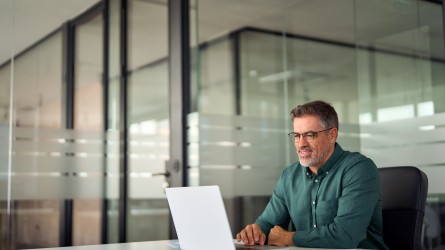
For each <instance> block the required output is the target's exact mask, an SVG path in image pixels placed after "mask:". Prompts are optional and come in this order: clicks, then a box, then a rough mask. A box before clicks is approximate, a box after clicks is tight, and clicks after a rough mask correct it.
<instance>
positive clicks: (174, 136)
mask: <svg viewBox="0 0 445 250" xmlns="http://www.w3.org/2000/svg"><path fill="white" fill-rule="evenodd" d="M168 23H169V26H168V29H169V30H168V33H169V62H168V66H169V101H170V103H169V113H170V114H169V117H170V143H169V144H170V160H169V162H168V164H167V166H166V167H167V172H168V173H169V174H170V175H169V177H168V181H169V184H170V186H186V185H187V179H186V176H187V153H186V152H187V137H186V136H187V133H186V132H187V131H186V129H187V120H186V119H187V114H188V113H189V112H190V41H189V37H190V30H189V28H190V21H189V0H169V2H168ZM170 218H171V217H170ZM175 236H176V232H175V231H174V226H173V222H172V220H171V219H170V237H171V238H175Z"/></svg>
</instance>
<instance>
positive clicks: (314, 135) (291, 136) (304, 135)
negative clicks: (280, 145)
mask: <svg viewBox="0 0 445 250" xmlns="http://www.w3.org/2000/svg"><path fill="white" fill-rule="evenodd" d="M333 128H334V127H330V128H328V129H324V130H320V131H314V132H312V131H308V132H304V133H302V134H300V133H296V132H290V133H288V134H287V135H288V136H289V140H291V142H294V143H299V142H300V141H301V138H303V140H305V141H306V142H313V141H314V140H315V138H317V135H318V133H321V132H325V131H329V130H331V129H333ZM296 135H298V141H297V139H296V138H297V137H296ZM308 136H310V137H312V139H311V140H310V141H308V140H307V139H306V138H307V137H308Z"/></svg>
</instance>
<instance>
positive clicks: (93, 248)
mask: <svg viewBox="0 0 445 250" xmlns="http://www.w3.org/2000/svg"><path fill="white" fill-rule="evenodd" d="M238 244H239V243H237V245H238ZM43 249H47V250H180V248H179V244H178V241H177V240H160V241H143V242H129V243H116V244H103V245H87V246H73V247H56V248H39V249H38V250H43ZM238 249H239V248H237V250H238ZM244 249H269V248H267V247H261V246H255V247H245V248H244ZM270 249H276V247H273V248H270ZM280 249H290V250H315V249H324V248H305V247H295V246H293V247H286V248H280ZM28 250H29V249H28Z"/></svg>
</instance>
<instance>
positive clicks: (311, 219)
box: [255, 144, 388, 249]
mask: <svg viewBox="0 0 445 250" xmlns="http://www.w3.org/2000/svg"><path fill="white" fill-rule="evenodd" d="M290 220H291V221H292V223H293V225H294V227H295V233H294V236H293V238H292V240H293V243H294V244H295V245H296V246H304V247H323V248H356V247H358V248H367V249H388V247H387V246H386V245H385V244H384V242H383V236H382V231H383V228H382V227H383V225H382V205H381V192H380V178H379V174H378V171H377V167H376V165H375V164H374V162H373V161H372V160H371V159H369V158H366V157H365V156H363V155H362V154H360V153H352V152H349V151H344V150H343V149H342V148H341V147H340V145H338V144H336V145H335V150H334V153H333V154H332V156H331V157H330V158H329V160H328V161H327V162H326V163H325V164H324V165H323V167H322V168H321V169H319V170H318V172H317V174H311V173H310V172H309V171H308V169H307V168H306V167H303V166H302V165H300V163H299V162H296V163H294V164H292V165H290V166H288V167H287V168H285V169H284V171H283V173H282V175H281V177H280V179H279V181H278V183H277V185H276V187H275V191H274V193H273V195H272V197H271V199H270V201H269V203H268V205H267V206H266V209H265V210H264V212H263V213H262V214H261V215H260V217H258V219H257V220H256V222H255V223H257V224H259V226H260V227H261V230H262V231H263V232H264V233H265V234H266V235H268V234H269V232H270V229H271V228H272V227H274V226H275V225H279V226H282V227H284V228H287V227H288V225H289V222H290Z"/></svg>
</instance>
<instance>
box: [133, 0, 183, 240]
mask: <svg viewBox="0 0 445 250" xmlns="http://www.w3.org/2000/svg"><path fill="white" fill-rule="evenodd" d="M167 10H168V9H167V1H156V2H152V1H141V0H133V1H129V13H128V14H129V21H128V22H129V24H128V25H129V29H128V124H127V125H128V129H129V133H128V143H129V145H128V155H129V163H128V164H129V186H128V189H129V194H128V197H129V200H128V215H127V218H128V222H127V223H128V224H127V228H128V231H127V239H128V241H144V240H159V239H167V238H168V237H169V236H168V233H169V219H168V218H169V210H168V204H167V201H166V199H165V194H164V190H163V188H164V187H165V185H166V180H165V177H164V176H163V175H162V174H163V173H165V172H166V170H165V161H167V160H168V159H169V158H170V157H169V134H170V133H169V129H170V128H169V127H170V126H169V105H168V103H169V97H168V88H169V87H168V63H167V62H168V60H167V56H168V42H167V41H168V40H167V39H168V36H167V31H168V29H167V27H168V26H167V14H168V11H167ZM178 112H179V111H178Z"/></svg>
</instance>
